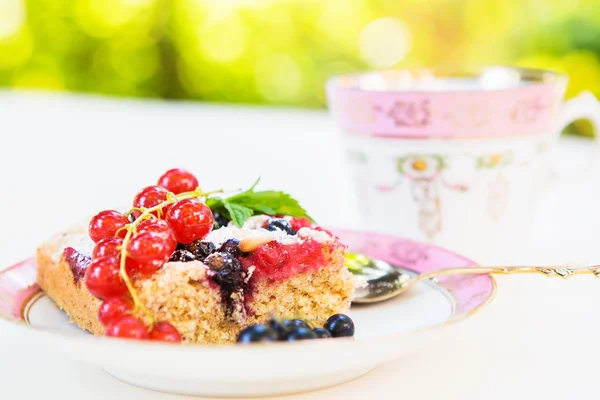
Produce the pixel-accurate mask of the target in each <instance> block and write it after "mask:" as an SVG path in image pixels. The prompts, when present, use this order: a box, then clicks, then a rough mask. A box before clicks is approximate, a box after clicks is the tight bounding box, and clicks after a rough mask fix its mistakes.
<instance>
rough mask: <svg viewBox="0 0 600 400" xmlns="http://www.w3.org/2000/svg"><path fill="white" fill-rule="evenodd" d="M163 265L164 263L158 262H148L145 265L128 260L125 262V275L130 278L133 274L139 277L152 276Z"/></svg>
mask: <svg viewBox="0 0 600 400" xmlns="http://www.w3.org/2000/svg"><path fill="white" fill-rule="evenodd" d="M163 265H164V262H160V261H156V260H154V261H150V262H145V263H140V262H138V261H136V260H134V259H132V258H128V259H127V261H126V267H125V268H127V273H128V274H129V276H132V275H134V274H141V275H152V274H154V273H155V272H156V271H158V269H159V268H160V267H162V266H163Z"/></svg>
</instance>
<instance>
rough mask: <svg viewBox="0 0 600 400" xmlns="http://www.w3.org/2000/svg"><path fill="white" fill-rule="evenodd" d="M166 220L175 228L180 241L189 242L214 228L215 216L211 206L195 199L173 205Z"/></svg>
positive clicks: (174, 230) (200, 237)
mask: <svg viewBox="0 0 600 400" xmlns="http://www.w3.org/2000/svg"><path fill="white" fill-rule="evenodd" d="M165 220H166V221H167V222H168V223H169V225H170V226H171V229H173V232H174V233H175V238H176V239H177V241H178V242H179V243H183V244H189V243H192V242H193V241H195V240H197V239H202V238H204V237H205V236H206V235H208V233H209V232H210V231H211V230H212V228H213V222H214V218H213V215H212V211H210V208H209V207H208V206H207V205H206V204H204V203H202V202H200V201H198V200H195V199H185V200H181V201H179V202H177V203H175V204H173V206H172V207H171V209H170V210H169V211H167V214H166V215H165Z"/></svg>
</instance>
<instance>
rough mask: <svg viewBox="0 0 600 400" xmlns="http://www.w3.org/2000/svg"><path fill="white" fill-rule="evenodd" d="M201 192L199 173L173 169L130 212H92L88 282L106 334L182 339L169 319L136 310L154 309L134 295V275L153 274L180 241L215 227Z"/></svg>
mask: <svg viewBox="0 0 600 400" xmlns="http://www.w3.org/2000/svg"><path fill="white" fill-rule="evenodd" d="M201 195H202V192H200V190H199V189H198V180H197V179H196V177H195V176H194V175H192V174H191V173H189V172H187V171H185V170H183V169H172V170H169V171H167V172H166V173H165V174H164V175H163V176H161V177H160V179H159V180H158V184H157V185H155V186H148V187H146V188H144V189H142V190H141V191H140V192H139V193H138V194H137V195H136V196H135V199H134V201H133V209H132V210H131V211H130V212H129V213H128V214H127V215H125V214H122V213H120V212H117V211H113V210H108V211H101V212H100V213H98V214H96V215H95V216H94V217H93V218H92V220H91V221H90V225H89V235H90V237H91V238H92V240H93V241H94V242H95V243H96V245H95V247H94V250H93V253H92V262H91V264H90V266H89V267H88V269H87V271H86V273H85V284H86V287H87V289H88V290H89V291H90V293H91V294H92V295H94V296H95V297H98V298H100V299H102V300H103V302H102V304H101V306H100V309H99V311H98V318H99V320H100V322H101V323H102V324H103V325H104V326H105V333H106V335H107V336H114V337H123V338H135V339H152V340H163V341H171V342H179V341H181V336H180V334H179V332H178V331H177V329H176V328H175V327H174V326H173V325H171V324H170V323H168V322H158V323H154V322H153V323H152V324H151V325H152V326H146V324H145V323H144V322H143V321H142V320H141V319H139V318H136V317H135V316H134V314H135V313H136V312H137V311H139V310H140V309H141V310H142V311H145V312H146V314H148V313H149V311H148V310H147V309H145V307H144V306H143V305H142V304H141V303H140V302H139V299H138V298H137V296H136V295H135V293H134V291H133V286H132V284H131V279H136V278H137V277H140V276H141V277H143V276H149V275H152V274H154V273H155V272H156V271H157V270H158V269H159V268H160V267H162V265H164V264H165V263H166V262H167V261H169V259H170V258H171V255H172V254H173V252H174V251H175V250H176V247H177V243H182V244H189V243H192V242H194V241H195V240H198V239H202V238H204V237H205V236H206V235H207V234H208V233H209V232H210V231H211V230H212V227H213V222H214V219H213V215H212V212H211V210H210V208H209V207H208V206H207V205H206V204H205V203H203V202H201V201H200V200H198V199H197V198H198V197H199V196H201ZM151 319H153V318H151Z"/></svg>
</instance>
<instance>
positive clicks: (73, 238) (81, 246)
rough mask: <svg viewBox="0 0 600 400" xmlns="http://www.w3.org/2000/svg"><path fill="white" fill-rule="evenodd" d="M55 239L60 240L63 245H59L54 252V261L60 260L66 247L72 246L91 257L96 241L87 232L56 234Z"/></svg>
mask: <svg viewBox="0 0 600 400" xmlns="http://www.w3.org/2000/svg"><path fill="white" fill-rule="evenodd" d="M55 240H56V241H57V242H60V243H61V245H60V246H59V247H57V249H56V251H55V252H54V253H53V254H52V261H54V262H59V261H60V259H61V258H62V257H63V253H64V251H65V248H67V247H72V248H74V249H75V250H77V252H78V253H80V254H82V255H84V256H88V257H91V256H92V251H93V250H94V246H95V243H94V241H93V240H92V239H91V238H90V236H89V235H88V234H87V232H86V233H66V234H61V235H57V236H55Z"/></svg>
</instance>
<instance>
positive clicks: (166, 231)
mask: <svg viewBox="0 0 600 400" xmlns="http://www.w3.org/2000/svg"><path fill="white" fill-rule="evenodd" d="M145 232H153V233H157V234H159V235H162V236H163V237H164V238H165V239H167V241H168V242H169V245H170V246H172V247H173V250H172V252H173V251H175V248H176V247H177V239H176V238H175V233H173V229H171V227H170V226H169V224H167V223H166V222H165V221H164V220H162V219H147V220H144V221H142V222H140V224H139V225H138V226H137V233H145Z"/></svg>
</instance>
